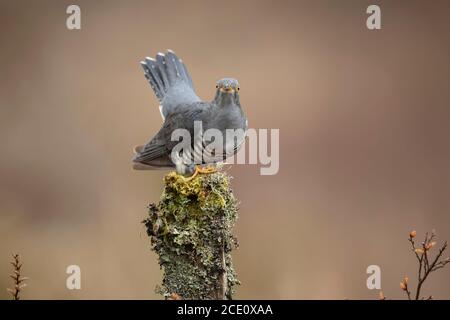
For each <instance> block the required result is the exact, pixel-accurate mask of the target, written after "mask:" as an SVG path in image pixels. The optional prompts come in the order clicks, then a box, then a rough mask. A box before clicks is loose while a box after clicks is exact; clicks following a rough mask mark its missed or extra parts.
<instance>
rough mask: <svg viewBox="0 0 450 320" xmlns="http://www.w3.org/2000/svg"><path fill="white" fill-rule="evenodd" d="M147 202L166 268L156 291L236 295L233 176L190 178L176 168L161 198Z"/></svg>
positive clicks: (195, 295)
mask: <svg viewBox="0 0 450 320" xmlns="http://www.w3.org/2000/svg"><path fill="white" fill-rule="evenodd" d="M148 208H149V217H148V218H147V219H145V220H144V221H143V223H144V224H145V226H146V228H147V234H148V235H149V236H150V238H151V246H152V249H153V250H154V251H155V252H156V253H157V254H158V256H159V264H160V266H161V268H162V269H163V271H164V277H163V281H162V286H158V287H157V292H159V293H161V294H162V295H164V296H165V297H166V298H168V297H170V296H171V295H173V294H176V295H177V296H181V297H182V298H183V299H223V298H226V299H231V297H232V294H233V293H234V289H235V286H236V285H238V284H239V281H238V280H237V278H236V273H235V271H234V269H233V264H232V259H231V250H232V249H234V248H236V247H237V239H236V238H235V237H234V236H233V234H232V228H233V226H234V223H235V221H236V219H237V213H238V212H237V202H236V199H235V198H234V195H233V192H232V190H231V188H230V177H229V176H228V175H227V174H225V173H223V172H215V173H212V174H199V175H197V176H196V177H195V178H194V179H192V180H189V181H187V180H186V179H184V178H183V177H182V176H179V175H177V174H176V173H175V172H171V173H169V174H167V175H166V176H165V178H164V191H163V193H162V195H161V199H160V201H159V203H158V204H157V205H156V204H153V203H152V204H150V205H149V207H148Z"/></svg>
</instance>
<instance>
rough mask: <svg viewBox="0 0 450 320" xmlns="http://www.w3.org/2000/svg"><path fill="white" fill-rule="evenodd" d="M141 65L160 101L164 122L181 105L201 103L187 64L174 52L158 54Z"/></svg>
mask: <svg viewBox="0 0 450 320" xmlns="http://www.w3.org/2000/svg"><path fill="white" fill-rule="evenodd" d="M141 65H142V68H143V69H144V73H145V78H146V79H147V80H148V81H149V83H150V86H151V87H152V89H153V91H154V92H155V95H156V97H157V98H158V100H159V103H160V111H161V116H162V118H163V120H164V119H165V118H166V117H167V116H168V115H169V114H170V113H172V112H173V111H174V110H175V108H176V107H177V106H179V105H180V104H191V103H195V102H199V101H200V98H199V97H198V96H197V94H196V93H195V90H194V85H193V83H192V78H191V76H190V75H189V72H188V71H187V68H186V66H185V64H184V63H183V61H181V59H180V58H178V57H177V55H176V54H175V53H174V52H173V51H171V50H168V52H167V53H166V54H162V53H158V54H157V56H156V59H152V58H148V57H147V58H145V60H144V61H141Z"/></svg>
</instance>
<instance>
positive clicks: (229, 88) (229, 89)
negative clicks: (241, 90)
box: [219, 87, 236, 93]
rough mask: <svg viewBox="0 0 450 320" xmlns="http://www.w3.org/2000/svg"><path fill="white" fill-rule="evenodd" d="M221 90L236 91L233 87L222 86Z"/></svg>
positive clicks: (225, 91)
mask: <svg viewBox="0 0 450 320" xmlns="http://www.w3.org/2000/svg"><path fill="white" fill-rule="evenodd" d="M219 90H220V92H224V93H234V92H235V91H236V90H235V89H234V88H232V87H220V88H219Z"/></svg>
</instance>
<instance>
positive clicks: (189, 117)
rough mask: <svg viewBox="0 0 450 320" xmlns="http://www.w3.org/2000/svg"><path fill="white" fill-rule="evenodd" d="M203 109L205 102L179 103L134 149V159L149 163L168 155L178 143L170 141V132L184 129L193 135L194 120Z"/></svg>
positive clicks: (205, 105) (199, 115)
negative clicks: (153, 131)
mask: <svg viewBox="0 0 450 320" xmlns="http://www.w3.org/2000/svg"><path fill="white" fill-rule="evenodd" d="M205 110H207V103H194V104H190V105H184V104H183V105H179V106H178V107H177V108H176V110H174V112H172V113H170V114H169V115H168V116H167V118H166V120H165V121H164V124H163V126H162V128H161V129H160V130H159V132H158V133H157V134H156V135H155V136H154V137H153V138H152V140H150V142H149V143H147V144H146V145H144V146H143V147H142V148H140V149H139V150H136V152H137V153H136V155H135V157H134V161H135V162H142V163H150V162H151V161H152V160H155V159H159V158H160V157H163V156H168V155H170V153H171V151H172V149H173V148H174V147H175V146H176V145H177V144H178V143H179V141H172V132H173V131H174V130H176V129H185V130H187V131H189V133H190V135H191V137H193V136H194V122H195V121H196V120H200V119H201V115H202V113H203V112H204V111H205Z"/></svg>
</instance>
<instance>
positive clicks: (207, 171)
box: [183, 166, 217, 181]
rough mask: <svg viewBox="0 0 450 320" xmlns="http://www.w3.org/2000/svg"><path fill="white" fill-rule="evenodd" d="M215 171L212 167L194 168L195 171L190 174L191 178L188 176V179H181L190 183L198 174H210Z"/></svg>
mask: <svg viewBox="0 0 450 320" xmlns="http://www.w3.org/2000/svg"><path fill="white" fill-rule="evenodd" d="M216 171H217V169H216V168H214V167H205V168H202V167H201V166H195V170H194V173H193V174H192V176H190V177H188V178H185V177H183V178H184V180H185V181H191V180H192V179H194V178H195V177H196V176H197V175H199V174H210V173H214V172H216Z"/></svg>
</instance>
